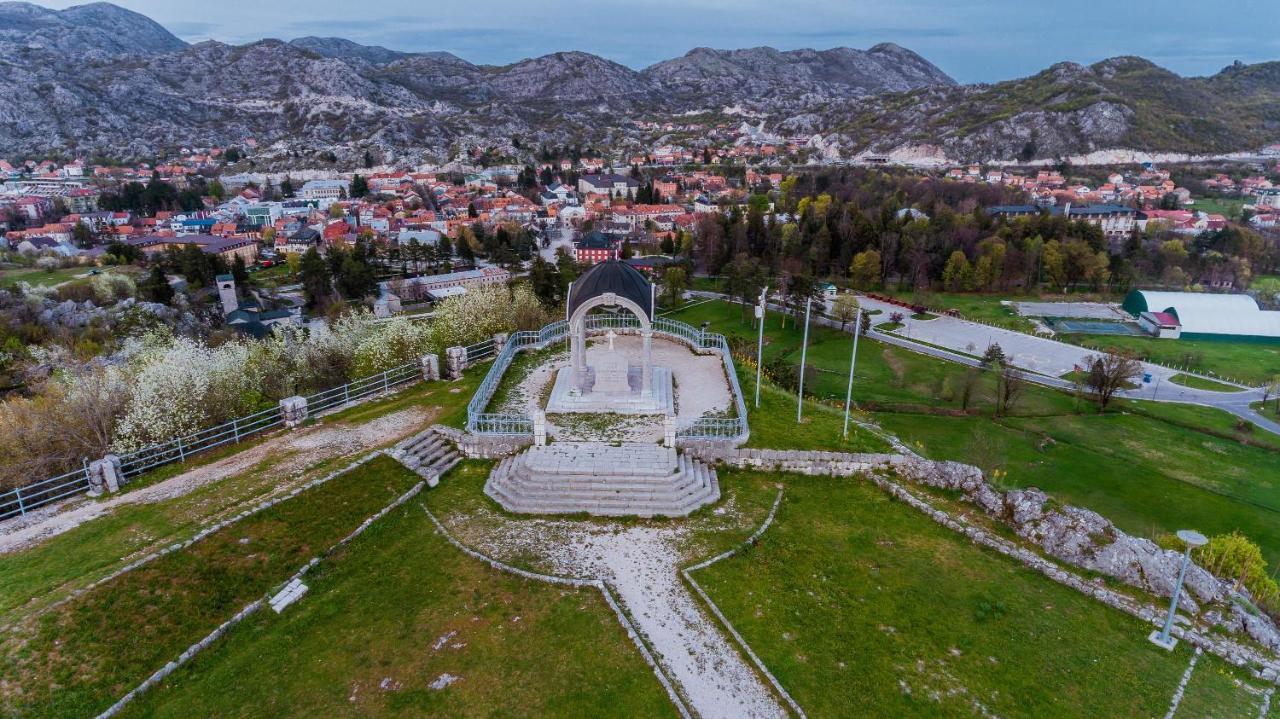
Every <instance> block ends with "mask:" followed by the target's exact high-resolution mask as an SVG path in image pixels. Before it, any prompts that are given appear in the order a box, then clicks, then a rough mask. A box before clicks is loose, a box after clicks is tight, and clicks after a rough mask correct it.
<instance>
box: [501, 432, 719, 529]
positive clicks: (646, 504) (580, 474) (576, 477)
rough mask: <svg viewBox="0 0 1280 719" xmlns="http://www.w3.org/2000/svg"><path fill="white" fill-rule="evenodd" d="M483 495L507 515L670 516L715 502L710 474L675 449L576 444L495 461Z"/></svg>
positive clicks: (715, 485)
mask: <svg viewBox="0 0 1280 719" xmlns="http://www.w3.org/2000/svg"><path fill="white" fill-rule="evenodd" d="M628 468H630V469H632V470H634V471H628ZM485 493H486V494H488V495H489V496H490V497H491V498H493V499H494V501H496V502H498V503H499V504H501V505H502V506H503V507H504V508H505V509H507V510H509V511H512V512H521V513H533V514H564V513H578V512H587V513H590V514H597V515H607V516H641V517H653V516H659V515H662V516H670V517H678V516H685V515H688V514H689V513H690V512H693V511H694V510H696V509H698V508H699V507H702V506H705V505H707V504H710V503H712V502H715V501H716V500H718V499H719V498H720V485H719V482H718V480H717V478H716V473H715V470H714V469H712V468H711V467H710V466H708V465H706V464H705V463H703V462H701V461H699V460H696V459H692V458H689V457H686V456H683V455H677V454H676V452H675V450H668V449H663V448H660V447H657V446H654V445H630V446H628V445H622V446H612V445H603V444H597V443H580V444H573V445H567V446H566V445H554V449H552V448H550V447H534V448H532V449H530V450H528V451H526V452H525V453H522V454H520V455H517V456H515V457H509V458H507V459H504V460H502V461H501V462H499V463H498V465H497V466H496V467H494V469H493V471H492V472H490V474H489V480H488V481H487V482H486V483H485Z"/></svg>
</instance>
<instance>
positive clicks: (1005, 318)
mask: <svg viewBox="0 0 1280 719" xmlns="http://www.w3.org/2000/svg"><path fill="white" fill-rule="evenodd" d="M883 294H886V295H890V296H892V297H896V298H898V299H900V300H903V301H906V302H915V301H921V300H922V301H924V302H925V304H926V305H928V307H929V308H930V309H934V310H944V309H947V310H956V311H957V312H959V313H960V314H961V315H963V316H964V318H965V319H969V320H976V321H978V322H986V323H988V324H992V325H996V326H997V327H1006V328H1008V329H1011V330H1017V331H1019V332H1030V331H1032V329H1033V328H1034V325H1033V324H1032V323H1031V320H1029V319H1027V318H1025V317H1023V316H1021V315H1019V314H1018V313H1017V311H1016V310H1014V308H1013V306H1012V305H1006V304H1002V302H1003V301H1008V302H1020V301H1021V302H1031V301H1040V300H1039V298H1036V297H1031V296H1021V295H984V294H973V293H959V292H927V293H924V294H923V295H918V294H916V293H913V292H885V293H883Z"/></svg>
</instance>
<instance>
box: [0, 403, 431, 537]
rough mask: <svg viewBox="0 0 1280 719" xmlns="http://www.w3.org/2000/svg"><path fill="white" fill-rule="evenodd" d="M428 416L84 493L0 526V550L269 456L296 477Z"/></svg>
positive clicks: (294, 438) (304, 437)
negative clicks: (121, 489) (105, 493)
mask: <svg viewBox="0 0 1280 719" xmlns="http://www.w3.org/2000/svg"><path fill="white" fill-rule="evenodd" d="M430 414H431V413H430V412H428V411H427V410H424V409H421V408H416V407H415V408H410V409H405V410H401V411H399V412H394V413H392V414H389V415H386V416H384V417H379V418H377V419H375V420H372V421H370V422H368V423H365V424H361V425H357V426H350V425H344V424H333V425H324V424H321V425H317V426H314V427H309V428H306V429H301V430H297V431H294V432H289V433H285V434H281V435H280V436H278V437H274V438H272V439H269V440H267V441H265V442H262V443H261V444H258V445H255V446H253V447H250V448H248V449H246V450H244V451H243V452H237V453H236V454H233V455H231V456H230V457H226V458H224V459H220V460H218V461H216V462H211V463H209V464H206V465H202V466H200V467H195V468H194V469H191V470H190V471H188V472H183V473H182V474H179V475H177V476H175V477H170V478H169V479H166V480H164V481H162V482H158V483H156V484H153V485H151V486H149V487H144V488H142V489H139V490H136V491H133V492H126V493H124V494H120V495H117V496H115V497H111V498H109V499H105V500H102V501H94V500H91V499H88V498H86V497H82V498H79V499H74V500H71V501H69V502H66V503H63V504H59V505H53V506H50V507H47V508H44V509H42V510H40V511H37V512H32V513H31V514H28V515H26V516H25V517H22V518H20V519H18V520H12V521H10V522H8V523H6V525H5V526H3V527H0V553H5V552H15V551H19V550H22V549H26V548H28V547H31V546H33V545H35V544H38V543H40V542H42V541H44V540H45V539H48V538H50V537H54V536H57V535H59V534H62V533H63V532H68V531H70V530H72V529H75V528H76V527H78V526H80V525H81V524H83V523H85V522H88V521H90V520H92V519H95V518H97V517H101V516H103V515H105V514H108V513H110V512H111V511H112V510H113V509H115V508H116V507H120V506H124V505H128V504H151V503H155V502H163V501H166V500H170V499H174V498H176V497H181V496H183V495H185V494H189V493H190V492H193V491H195V490H196V489H199V488H200V487H204V486H206V485H209V484H212V483H214V482H218V481H221V480H224V479H227V478H228V477H232V476H235V475H237V474H240V473H242V472H247V471H249V470H252V469H253V468H254V467H257V466H259V465H263V464H264V463H270V462H273V460H278V461H274V463H272V464H271V466H270V470H269V471H270V472H271V473H272V474H273V475H275V476H280V477H288V476H297V475H299V474H301V473H303V472H304V470H306V469H307V468H308V467H312V466H314V465H316V464H318V463H320V462H323V461H325V460H327V459H332V458H334V457H341V456H345V455H350V454H355V453H358V452H363V451H367V450H369V449H372V448H374V447H377V446H379V445H383V444H386V443H388V442H393V441H395V440H398V439H401V438H402V437H406V436H408V435H409V434H411V433H412V432H413V431H415V430H416V429H418V428H419V427H420V426H421V425H423V424H425V423H426V422H427V421H429V419H430ZM277 489H279V488H277Z"/></svg>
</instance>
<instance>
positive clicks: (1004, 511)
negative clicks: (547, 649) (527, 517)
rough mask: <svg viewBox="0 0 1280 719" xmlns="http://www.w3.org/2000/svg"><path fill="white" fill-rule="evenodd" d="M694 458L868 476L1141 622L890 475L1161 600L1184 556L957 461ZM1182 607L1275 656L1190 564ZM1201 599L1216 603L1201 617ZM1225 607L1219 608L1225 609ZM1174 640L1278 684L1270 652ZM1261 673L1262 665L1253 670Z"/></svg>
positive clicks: (1277, 640)
mask: <svg viewBox="0 0 1280 719" xmlns="http://www.w3.org/2000/svg"><path fill="white" fill-rule="evenodd" d="M686 451H687V452H688V453H689V454H690V455H691V456H694V457H697V458H699V459H701V460H703V461H706V462H715V463H719V464H723V465H727V466H731V467H737V468H741V469H760V470H767V471H776V472H792V473H797V474H806V475H822V476H836V477H848V476H853V475H859V474H861V475H866V476H868V477H869V478H870V479H871V481H873V482H874V483H875V484H876V485H877V486H879V487H880V488H882V489H884V490H885V491H886V492H888V493H889V494H891V495H892V496H894V497H896V498H897V499H899V500H901V501H903V502H905V503H907V504H909V505H911V506H912V507H915V508H916V509H918V510H920V511H921V512H924V513H925V514H926V515H928V516H929V518H930V519H932V520H934V521H935V522H937V523H939V524H941V525H943V526H945V527H947V528H949V529H951V530H953V531H955V532H958V533H960V534H963V535H965V536H966V537H968V538H969V539H970V540H971V541H973V542H974V543H976V544H980V545H982V546H985V547H988V548H990V549H993V550H995V551H997V552H1000V553H1001V554H1004V555H1005V556H1008V557H1010V558H1012V559H1014V560H1016V561H1018V562H1020V563H1022V564H1023V565H1025V566H1027V567H1029V568H1031V569H1034V570H1036V571H1038V572H1040V573H1042V574H1044V575H1045V576H1047V577H1049V578H1050V579H1052V580H1054V581H1056V582H1058V583H1060V584H1063V585H1066V586H1069V587H1071V588H1073V589H1076V590H1078V591H1080V592H1083V593H1085V594H1088V595H1089V596H1091V597H1093V598H1095V599H1097V600H1098V601H1101V602H1103V603H1104V604H1107V605H1108V606H1111V607H1114V608H1116V609H1120V610H1121V611H1124V612H1126V613H1128V614H1130V615H1132V616H1135V617H1138V618H1139V619H1142V620H1143V621H1146V622H1149V623H1152V624H1160V623H1161V622H1162V621H1163V619H1164V616H1165V610H1164V609H1163V608H1157V607H1153V606H1152V605H1150V604H1149V603H1147V602H1144V601H1141V600H1138V599H1135V598H1133V597H1131V596H1129V595H1126V594H1123V593H1120V592H1117V591H1114V590H1112V589H1109V588H1108V587H1107V586H1106V585H1105V584H1104V583H1103V582H1102V580H1101V579H1092V580H1087V579H1085V578H1084V577H1082V576H1080V575H1078V574H1076V573H1074V572H1072V571H1070V570H1068V569H1066V568H1064V567H1063V566H1062V565H1060V564H1058V563H1057V562H1054V561H1052V560H1051V559H1048V558H1046V557H1044V556H1043V555H1041V554H1039V553H1038V552H1036V551H1034V550H1032V549H1030V548H1028V547H1026V546H1023V545H1022V544H1020V543H1017V542H1013V541H1010V540H1008V539H1005V538H1003V537H1000V536H997V535H996V534H994V533H992V532H989V531H987V530H986V529H984V528H982V527H979V526H976V525H974V524H971V523H969V522H968V521H966V520H964V519H963V518H960V517H955V516H952V515H951V514H949V513H948V512H945V511H943V510H941V509H938V508H937V507H935V506H933V505H932V504H930V503H929V502H928V501H926V500H924V499H921V498H920V497H917V496H916V495H914V494H912V493H911V492H910V491H908V490H907V489H905V488H904V487H903V486H902V485H901V484H899V483H897V482H895V481H893V480H892V479H891V478H890V477H891V476H894V475H896V476H897V477H901V478H903V479H906V480H909V481H912V482H917V483H920V484H924V485H927V486H930V487H934V488H938V489H946V490H953V491H958V492H960V493H961V494H962V497H963V499H964V500H965V501H968V502H971V503H973V504H974V505H976V506H977V507H979V508H980V509H981V510H982V511H983V512H984V513H985V514H987V515H988V516H991V517H993V518H995V519H998V520H999V521H1001V522H1003V523H1005V524H1007V525H1009V526H1010V527H1012V528H1013V530H1014V531H1015V532H1017V534H1018V535H1019V536H1020V537H1022V538H1023V539H1025V540H1027V541H1028V542H1030V543H1032V544H1034V545H1036V546H1037V547H1038V548H1039V549H1041V550H1042V551H1043V552H1044V553H1045V554H1048V555H1049V556H1050V557H1054V558H1056V559H1059V560H1061V561H1063V562H1067V563H1069V564H1072V565H1075V566H1079V567H1082V568H1085V569H1089V570H1092V571H1096V572H1099V573H1101V574H1105V575H1107V576H1111V577H1114V578H1116V579H1118V580H1120V581H1122V582H1124V583H1126V584H1129V585H1131V586H1134V587H1137V588H1139V589H1142V590H1144V591H1147V592H1151V593H1152V594H1155V595H1158V596H1166V597H1167V596H1172V594H1173V586H1174V582H1175V581H1176V577H1177V572H1178V567H1179V565H1180V562H1181V554H1180V553H1179V552H1175V551H1172V550H1165V549H1161V548H1160V547H1158V546H1157V545H1156V544H1155V543H1153V542H1151V541H1150V540H1147V539H1142V538H1138V537H1131V536H1129V535H1127V534H1125V533H1124V532H1123V531H1121V530H1120V529H1118V528H1116V527H1115V526H1114V525H1112V524H1111V522H1109V521H1108V520H1106V519H1105V518H1104V517H1102V516H1101V515H1099V514H1097V513H1096V512H1092V511H1089V510H1086V509H1081V508H1079V507H1070V506H1066V507H1052V506H1051V505H1050V504H1049V502H1048V496H1047V495H1045V494H1044V493H1043V492H1041V491H1040V490H1038V489H1034V488H1029V489H1022V490H1013V491H1010V492H1007V493H1004V492H1000V491H998V490H996V489H994V488H992V487H991V486H990V485H989V484H987V482H986V480H985V479H984V478H983V476H982V472H981V470H979V469H978V468H977V467H973V466H970V465H966V464H961V463H959V462H938V461H932V460H928V459H924V458H921V457H918V456H910V455H892V454H854V453H844V452H818V451H801V450H773V449H738V448H735V447H733V446H730V445H728V444H725V443H710V442H704V443H695V444H692V445H690V446H688V447H687V448H686ZM1184 586H1185V587H1186V589H1187V592H1184V593H1183V594H1182V601H1181V602H1180V606H1181V608H1182V609H1183V610H1184V611H1186V612H1187V613H1189V614H1191V615H1193V616H1196V615H1198V616H1199V617H1200V618H1201V620H1202V621H1203V622H1205V623H1208V624H1210V625H1213V626H1217V627H1221V628H1223V629H1226V630H1228V631H1230V632H1234V633H1237V634H1240V635H1243V636H1246V637H1248V638H1249V639H1251V640H1253V641H1255V642H1257V643H1258V644H1261V645H1262V646H1264V647H1266V648H1267V649H1270V650H1271V652H1280V632H1278V631H1277V630H1276V627H1275V624H1274V623H1273V622H1272V621H1271V620H1270V619H1269V618H1267V617H1265V616H1261V615H1252V614H1249V613H1248V612H1246V611H1245V610H1244V609H1243V608H1241V607H1240V605H1239V604H1238V603H1236V602H1232V601H1231V600H1230V587H1229V586H1228V585H1227V583H1224V582H1222V581H1221V580H1219V579H1218V578H1217V577H1215V576H1214V575H1213V574H1211V573H1209V572H1208V571H1206V570H1204V569H1203V568H1201V567H1199V566H1196V565H1195V564H1192V566H1191V567H1190V569H1189V570H1188V572H1187V577H1186V582H1185V585H1184ZM1198 602H1201V603H1205V604H1213V607H1212V608H1210V609H1209V610H1208V611H1205V612H1203V613H1201V612H1200V606H1199V604H1198ZM1224 608H1225V611H1224ZM1174 634H1175V635H1177V636H1179V637H1181V638H1182V639H1184V640H1186V641H1188V642H1190V643H1191V644H1193V645H1194V646H1197V647H1200V648H1202V649H1204V650H1206V651H1210V652H1212V653H1214V654H1216V655H1218V656H1220V657H1222V658H1224V659H1226V660H1227V661H1230V662H1232V663H1233V664H1236V665H1237V666H1247V667H1251V668H1254V669H1255V670H1257V671H1258V674H1259V676H1261V677H1262V678H1264V679H1266V680H1268V681H1277V680H1280V661H1277V657H1276V655H1275V654H1273V653H1269V652H1266V651H1260V650H1258V649H1256V648H1254V647H1253V646H1250V645H1248V644H1244V643H1241V642H1238V641H1236V640H1234V639H1232V638H1230V637H1226V636H1222V635H1220V634H1217V633H1210V632H1209V631H1202V630H1201V629H1199V628H1196V627H1184V626H1180V625H1179V626H1175V627H1174ZM1259 667H1260V669H1258V668H1259Z"/></svg>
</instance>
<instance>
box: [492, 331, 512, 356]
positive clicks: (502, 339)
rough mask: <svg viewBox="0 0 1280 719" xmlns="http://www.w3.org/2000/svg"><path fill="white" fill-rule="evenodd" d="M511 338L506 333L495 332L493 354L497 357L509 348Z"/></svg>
mask: <svg viewBox="0 0 1280 719" xmlns="http://www.w3.org/2000/svg"><path fill="white" fill-rule="evenodd" d="M509 336H510V335H508V334H507V333H506V332H495V333H494V335H493V353H494V354H495V355H496V354H498V353H499V352H501V351H502V348H503V347H506V346H507V337H509Z"/></svg>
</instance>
